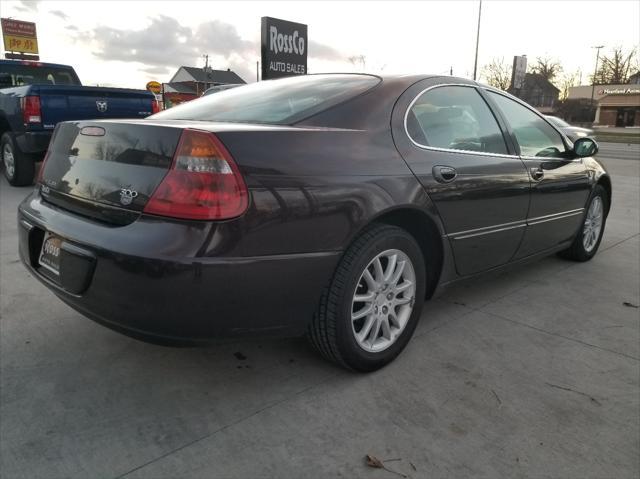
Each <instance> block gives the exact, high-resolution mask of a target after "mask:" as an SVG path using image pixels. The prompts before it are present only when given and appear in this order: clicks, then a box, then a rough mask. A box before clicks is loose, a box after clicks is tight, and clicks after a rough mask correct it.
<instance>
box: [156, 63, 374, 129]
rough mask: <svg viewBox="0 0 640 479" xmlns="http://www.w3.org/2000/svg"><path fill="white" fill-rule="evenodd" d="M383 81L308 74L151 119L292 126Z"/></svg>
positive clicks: (186, 105) (222, 95)
mask: <svg viewBox="0 0 640 479" xmlns="http://www.w3.org/2000/svg"><path fill="white" fill-rule="evenodd" d="M379 82H380V78H378V77H376V76H372V75H354V74H336V75H306V76H297V77H290V78H284V79H281V80H268V81H261V82H257V83H252V84H249V85H244V86H241V87H238V88H232V89H229V90H225V91H221V92H218V93H216V94H215V95H208V96H206V97H202V98H199V99H197V100H192V101H190V102H188V103H184V104H182V105H180V106H177V107H174V108H171V109H169V110H165V111H163V112H160V113H157V114H155V115H153V116H151V117H150V118H153V119H167V120H168V119H172V120H196V121H197V120H200V121H225V122H239V123H267V124H290V123H295V122H296V121H298V120H300V119H302V118H306V117H307V116H310V115H312V114H314V113H318V112H320V111H322V110H325V109H327V108H329V107H331V106H333V105H336V104H338V103H340V102H343V101H345V100H348V99H350V98H353V97H355V96H357V95H359V94H361V93H363V92H365V91H367V90H369V89H371V88H373V87H374V86H376V85H377V84H378V83H379Z"/></svg>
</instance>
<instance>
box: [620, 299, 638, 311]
mask: <svg viewBox="0 0 640 479" xmlns="http://www.w3.org/2000/svg"><path fill="white" fill-rule="evenodd" d="M622 304H623V305H624V306H626V307H627V308H636V309H638V305H637V304H633V303H630V302H629V301H625V302H624V303H622Z"/></svg>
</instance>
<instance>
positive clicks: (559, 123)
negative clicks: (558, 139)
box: [546, 116, 571, 128]
mask: <svg viewBox="0 0 640 479" xmlns="http://www.w3.org/2000/svg"><path fill="white" fill-rule="evenodd" d="M546 118H547V120H549V121H550V122H551V123H553V124H554V125H555V126H557V127H559V128H566V127H568V126H571V125H570V124H569V123H567V122H566V121H564V120H563V119H562V118H558V117H557V116H547V117H546Z"/></svg>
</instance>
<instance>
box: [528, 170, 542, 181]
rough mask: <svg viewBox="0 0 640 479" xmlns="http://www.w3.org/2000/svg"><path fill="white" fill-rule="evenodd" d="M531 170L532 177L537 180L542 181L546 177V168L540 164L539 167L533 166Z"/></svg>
mask: <svg viewBox="0 0 640 479" xmlns="http://www.w3.org/2000/svg"><path fill="white" fill-rule="evenodd" d="M529 171H530V172H531V178H533V179H534V180H536V181H540V180H541V179H542V178H544V170H543V169H542V167H541V166H538V167H537V168H531V169H530V170H529Z"/></svg>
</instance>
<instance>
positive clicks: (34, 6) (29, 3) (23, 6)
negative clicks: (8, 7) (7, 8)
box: [16, 0, 40, 12]
mask: <svg viewBox="0 0 640 479" xmlns="http://www.w3.org/2000/svg"><path fill="white" fill-rule="evenodd" d="M39 3H40V0H21V1H20V5H17V6H16V10H18V11H19V12H37V11H38V6H39V5H38V4H39Z"/></svg>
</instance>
